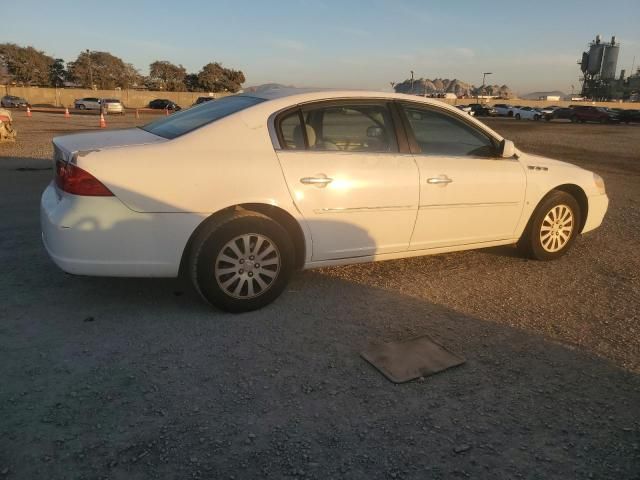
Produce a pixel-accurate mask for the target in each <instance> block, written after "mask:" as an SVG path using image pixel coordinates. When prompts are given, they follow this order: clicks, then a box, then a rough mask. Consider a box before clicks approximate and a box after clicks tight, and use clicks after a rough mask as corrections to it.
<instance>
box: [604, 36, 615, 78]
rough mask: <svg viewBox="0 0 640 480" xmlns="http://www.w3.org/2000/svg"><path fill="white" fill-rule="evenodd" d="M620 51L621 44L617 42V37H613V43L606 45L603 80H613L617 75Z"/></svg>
mask: <svg viewBox="0 0 640 480" xmlns="http://www.w3.org/2000/svg"><path fill="white" fill-rule="evenodd" d="M619 53H620V45H619V44H617V43H616V37H611V44H610V45H606V47H605V49H604V56H603V59H602V70H601V71H600V77H601V78H602V79H603V80H612V79H614V78H615V77H616V66H617V64H618V54H619Z"/></svg>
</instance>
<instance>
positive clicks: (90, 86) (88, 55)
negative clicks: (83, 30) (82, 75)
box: [86, 48, 93, 90]
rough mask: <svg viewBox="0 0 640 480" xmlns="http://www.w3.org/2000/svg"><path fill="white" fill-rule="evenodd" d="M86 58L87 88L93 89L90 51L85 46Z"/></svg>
mask: <svg viewBox="0 0 640 480" xmlns="http://www.w3.org/2000/svg"><path fill="white" fill-rule="evenodd" d="M86 52H87V60H88V61H89V88H90V89H91V90H93V71H92V70H91V52H90V51H89V49H88V48H87V50H86Z"/></svg>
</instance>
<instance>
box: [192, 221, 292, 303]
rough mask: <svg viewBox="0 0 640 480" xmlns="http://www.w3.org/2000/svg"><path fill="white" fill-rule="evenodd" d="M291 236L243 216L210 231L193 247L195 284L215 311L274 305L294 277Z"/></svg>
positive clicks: (272, 223)
mask: <svg viewBox="0 0 640 480" xmlns="http://www.w3.org/2000/svg"><path fill="white" fill-rule="evenodd" d="M293 250H294V249H293V244H292V242H291V238H290V236H289V234H288V233H287V231H286V230H285V229H284V228H283V227H282V226H281V225H280V224H279V223H277V222H276V221H274V220H273V219H271V218H269V217H267V216H265V215H262V214H260V213H257V212H251V211H243V210H241V211H237V212H235V213H234V214H233V215H230V216H229V217H227V218H224V219H222V220H220V221H218V222H214V223H212V224H210V225H209V226H207V227H205V228H204V229H203V230H202V231H201V232H200V233H199V234H198V236H197V237H196V239H195V240H194V242H193V247H192V251H191V259H190V270H191V281H192V283H193V285H194V287H195V289H196V290H197V291H198V292H199V293H200V295H201V296H202V297H203V298H204V299H205V300H206V301H208V302H209V303H211V304H212V305H214V306H216V307H218V308H220V309H222V310H226V311H229V312H234V313H238V312H247V311H250V310H256V309H258V308H262V307H264V306H265V305H268V304H269V303H271V302H272V301H274V300H275V299H276V298H277V297H278V296H279V295H280V294H281V293H282V291H283V290H284V288H285V287H286V285H287V283H288V281H289V278H290V277H291V274H292V272H293V266H294V262H293V258H294V256H293Z"/></svg>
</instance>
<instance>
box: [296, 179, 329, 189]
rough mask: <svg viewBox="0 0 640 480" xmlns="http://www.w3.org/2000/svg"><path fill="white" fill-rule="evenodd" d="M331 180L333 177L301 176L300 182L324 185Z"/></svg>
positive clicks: (318, 185)
mask: <svg viewBox="0 0 640 480" xmlns="http://www.w3.org/2000/svg"><path fill="white" fill-rule="evenodd" d="M331 182H333V178H329V177H302V178H301V179H300V183H304V184H305V185H315V186H316V187H326V186H327V185H328V184H330V183H331Z"/></svg>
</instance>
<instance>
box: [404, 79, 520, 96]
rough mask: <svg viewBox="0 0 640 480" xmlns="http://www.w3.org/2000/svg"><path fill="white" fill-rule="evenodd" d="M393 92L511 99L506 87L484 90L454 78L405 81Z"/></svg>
mask: <svg viewBox="0 0 640 480" xmlns="http://www.w3.org/2000/svg"><path fill="white" fill-rule="evenodd" d="M394 88H395V91H396V92H398V93H408V94H413V95H425V94H426V95H436V94H442V93H454V94H455V95H457V96H459V97H473V96H475V95H476V94H478V95H496V96H499V97H501V98H512V97H513V96H514V95H513V92H512V91H511V89H510V88H509V87H507V86H506V85H485V86H484V88H479V87H476V86H475V85H472V84H470V83H467V82H463V81H462V80H458V79H457V78H454V79H452V80H450V79H448V78H434V79H433V80H430V79H428V78H418V79H414V80H413V87H412V84H411V79H407V80H405V81H403V82H401V83H397V84H396V85H395V86H394Z"/></svg>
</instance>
